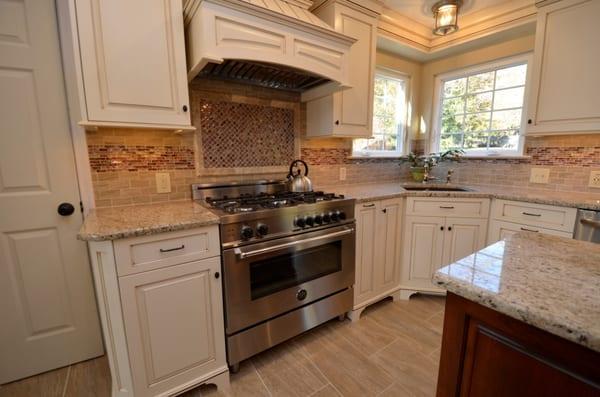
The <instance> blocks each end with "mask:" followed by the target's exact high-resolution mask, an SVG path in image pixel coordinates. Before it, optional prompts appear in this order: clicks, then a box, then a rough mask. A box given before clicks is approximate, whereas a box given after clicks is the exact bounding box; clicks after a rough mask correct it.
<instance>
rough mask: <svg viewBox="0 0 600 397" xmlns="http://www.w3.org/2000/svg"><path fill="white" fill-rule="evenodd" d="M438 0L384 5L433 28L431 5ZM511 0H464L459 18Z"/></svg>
mask: <svg viewBox="0 0 600 397" xmlns="http://www.w3.org/2000/svg"><path fill="white" fill-rule="evenodd" d="M438 1H439V0H384V4H385V7H387V8H389V9H391V10H393V11H395V12H397V13H399V14H402V15H404V16H405V17H407V18H410V19H412V20H413V21H415V22H418V23H420V24H422V25H425V26H427V27H429V28H433V22H434V21H433V13H432V12H431V7H432V6H433V5H434V4H435V3H437V2H438ZM511 1H512V0H464V1H463V5H462V6H461V8H460V11H459V18H460V17H464V16H466V15H469V14H472V13H475V12H478V11H482V10H484V9H486V8H490V7H495V6H498V5H501V4H502V3H510V2H511Z"/></svg>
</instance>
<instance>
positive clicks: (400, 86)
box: [353, 73, 408, 156]
mask: <svg viewBox="0 0 600 397" xmlns="http://www.w3.org/2000/svg"><path fill="white" fill-rule="evenodd" d="M374 86H375V88H374V90H375V92H374V98H373V137H372V138H369V139H355V140H354V143H353V152H354V154H356V155H372V156H400V155H402V153H403V149H404V148H403V146H404V136H405V131H406V117H407V90H408V87H407V86H408V79H407V78H406V77H402V76H391V75H388V74H383V73H378V74H376V75H375V84H374Z"/></svg>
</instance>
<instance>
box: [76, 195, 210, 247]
mask: <svg viewBox="0 0 600 397" xmlns="http://www.w3.org/2000/svg"><path fill="white" fill-rule="evenodd" d="M217 223H219V217H218V216H216V215H215V214H213V213H212V212H211V211H209V210H208V209H206V208H204V207H203V206H201V205H199V204H197V203H195V202H193V201H191V200H189V201H188V200H186V201H171V202H168V203H161V204H144V205H131V206H124V207H113V208H98V209H94V210H91V211H90V213H89V214H88V215H87V217H86V218H85V221H84V223H83V226H82V227H81V230H80V231H79V234H78V235H77V238H79V239H80V240H85V241H104V240H116V239H120V238H126V237H135V236H145V235H149V234H155V233H163V232H172V231H175V230H184V229H192V228H195V227H199V226H205V225H213V224H217Z"/></svg>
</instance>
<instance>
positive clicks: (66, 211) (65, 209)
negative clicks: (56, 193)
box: [57, 203, 75, 216]
mask: <svg viewBox="0 0 600 397" xmlns="http://www.w3.org/2000/svg"><path fill="white" fill-rule="evenodd" d="M57 211H58V213H59V214H60V215H62V216H69V215H71V214H73V212H75V207H73V204H71V203H60V204H59V205H58V210H57Z"/></svg>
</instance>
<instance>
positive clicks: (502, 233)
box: [488, 220, 573, 244]
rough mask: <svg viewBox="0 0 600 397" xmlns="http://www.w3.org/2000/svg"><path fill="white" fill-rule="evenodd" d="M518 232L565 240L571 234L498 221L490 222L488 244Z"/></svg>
mask: <svg viewBox="0 0 600 397" xmlns="http://www.w3.org/2000/svg"><path fill="white" fill-rule="evenodd" d="M518 232H532V233H543V234H549V235H551V236H560V237H566V238H572V237H573V232H562V231H559V230H553V229H546V228H543V227H536V226H529V225H523V224H520V223H512V222H504V221H498V220H492V221H491V222H490V231H489V233H488V236H489V237H488V244H493V243H495V242H496V241H500V240H502V239H504V238H506V237H508V236H510V235H512V234H515V233H518Z"/></svg>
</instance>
